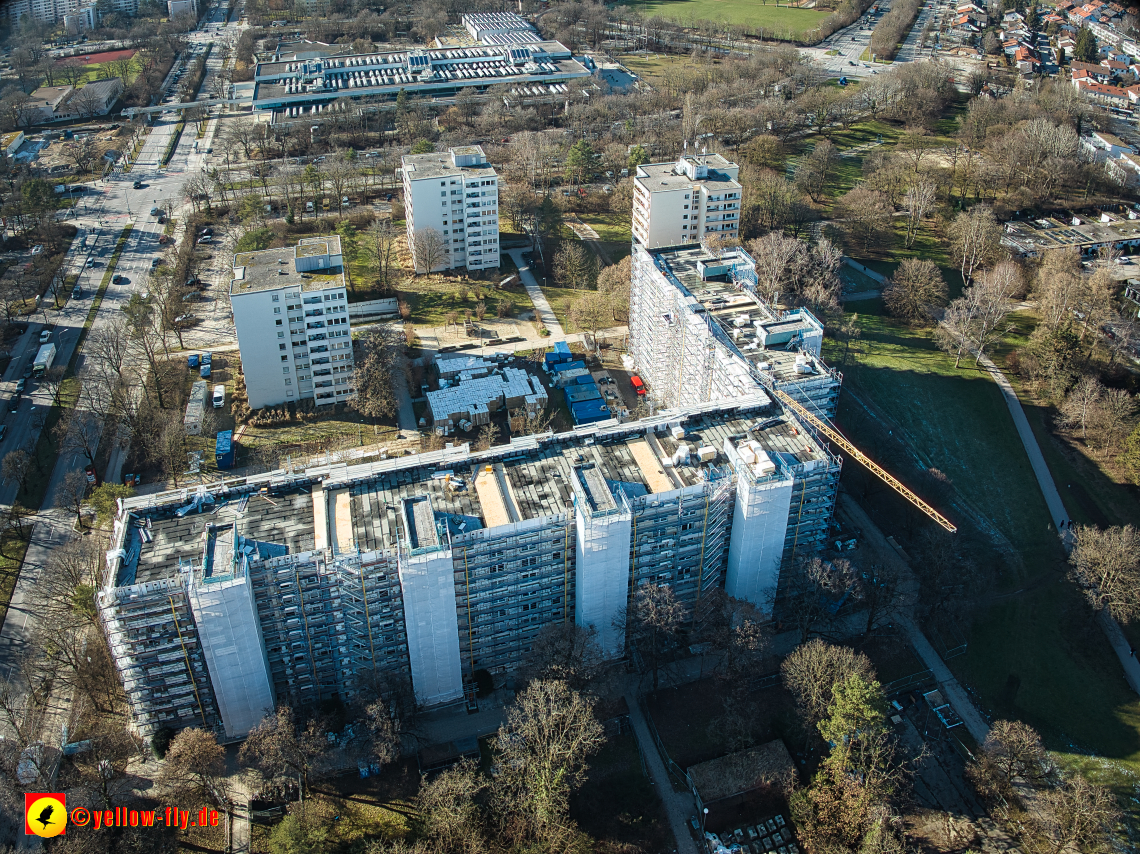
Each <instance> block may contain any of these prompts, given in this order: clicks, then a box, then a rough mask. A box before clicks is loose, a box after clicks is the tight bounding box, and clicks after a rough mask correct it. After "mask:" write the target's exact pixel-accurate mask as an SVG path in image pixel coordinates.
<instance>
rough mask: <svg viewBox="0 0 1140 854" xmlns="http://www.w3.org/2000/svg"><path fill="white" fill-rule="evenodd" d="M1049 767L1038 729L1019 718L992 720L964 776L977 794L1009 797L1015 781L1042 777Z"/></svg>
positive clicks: (1034, 779)
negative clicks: (984, 738)
mask: <svg viewBox="0 0 1140 854" xmlns="http://www.w3.org/2000/svg"><path fill="white" fill-rule="evenodd" d="M1050 770H1051V763H1050V762H1049V758H1048V754H1046V752H1045V745H1044V744H1042V743H1041V736H1040V735H1038V734H1037V730H1035V729H1033V727H1031V726H1029V725H1028V724H1024V723H1022V722H1021V721H1005V720H999V721H994V722H993V724H992V725H991V726H990V731H989V733H987V734H986V740H985V742H984V743H983V744H982V748H981V750H979V751H978V753H977V755H976V756H975V757H974V760H973V761H972V762H971V763H970V764H969V765H968V766H967V767H966V776H967V777H968V778H969V780H970V782H971V783H973V784H974V786H975V788H977V789H978V791H979V793H981V794H982V795H983V796H986V797H994V796H1000V797H1004V798H1005V799H1007V800H1010V799H1011V798H1012V796H1013V794H1014V788H1013V787H1014V780H1015V779H1017V778H1020V779H1022V780H1025V781H1027V782H1029V783H1035V782H1037V781H1039V780H1043V779H1045V777H1046V776H1047V775H1048V774H1049V772H1050Z"/></svg>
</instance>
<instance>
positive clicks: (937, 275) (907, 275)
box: [883, 258, 946, 321]
mask: <svg viewBox="0 0 1140 854" xmlns="http://www.w3.org/2000/svg"><path fill="white" fill-rule="evenodd" d="M883 303H884V304H885V305H886V307H887V310H888V311H889V312H890V313H891V314H893V315H894V316H895V317H901V318H903V319H905V320H910V321H921V320H925V319H927V318H928V317H929V316H930V312H931V310H932V309H934V308H935V307H937V306H941V305H944V304H945V303H946V282H945V281H944V280H943V278H942V272H941V271H940V270H939V269H938V265H937V264H935V263H934V262H933V261H927V260H920V259H918V258H904V259H903V261H902V263H901V264H899V267H898V269H897V270H895V273H894V275H893V276H891V278H890V280H889V281H888V283H887V286H886V287H885V288H884V289H883Z"/></svg>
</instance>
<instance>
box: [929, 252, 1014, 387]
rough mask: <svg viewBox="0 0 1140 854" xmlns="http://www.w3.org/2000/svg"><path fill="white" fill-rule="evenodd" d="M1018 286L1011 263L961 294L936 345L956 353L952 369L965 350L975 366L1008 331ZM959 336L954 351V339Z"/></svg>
mask: <svg viewBox="0 0 1140 854" xmlns="http://www.w3.org/2000/svg"><path fill="white" fill-rule="evenodd" d="M1019 287H1020V283H1019V281H1018V273H1017V267H1016V266H1015V265H1014V264H1013V263H1012V262H1010V261H1006V262H1004V263H1002V264H998V265H997V267H995V268H994V269H992V270H988V271H986V274H985V275H984V276H982V277H981V278H980V279H978V280H977V281H976V282H974V284H973V285H971V286H970V287H968V288H966V289H965V290H964V291H963V292H962V296H960V297H958V298H957V299H956V300H954V301H953V302H952V303H950V307H949V308H948V309H947V310H946V314H945V316H944V317H943V320H942V326H943V327H944V328H945V330H946V331H945V333H944V334H943V335H942V336H940V337H939V346H941V347H942V348H943V349H944V350H946V351H947V352H955V355H956V361H955V363H954V364H955V367H957V365H958V363H959V362H960V361H961V358H962V353H963V350H964V349H968V350H971V351H972V352H973V353H974V357H975V358H974V364H975V365H976V364H978V363H980V362H981V360H982V356H984V355H985V354H986V350H988V349H989V348H990V347H991V346H993V345H994V344H996V343H998V342H999V341H1000V340H1001V339H1002V337H1003V336H1004V335H1005V334H1006V333H1007V332H1008V331H1009V330H1010V325H1009V324H1008V323H1006V318H1007V317H1008V316H1009V314H1010V312H1012V311H1013V309H1014V304H1013V294H1014V293H1016V292H1017V289H1018V288H1019ZM955 337H960V340H959V341H958V344H957V350H956V351H954V347H955V344H954V338H955Z"/></svg>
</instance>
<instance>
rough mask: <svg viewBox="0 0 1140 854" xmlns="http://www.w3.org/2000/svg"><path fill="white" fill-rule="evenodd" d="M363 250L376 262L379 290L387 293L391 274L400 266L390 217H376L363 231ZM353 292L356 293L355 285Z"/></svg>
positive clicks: (390, 284)
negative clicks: (370, 225)
mask: <svg viewBox="0 0 1140 854" xmlns="http://www.w3.org/2000/svg"><path fill="white" fill-rule="evenodd" d="M364 251H365V253H366V254H367V255H368V257H369V258H371V259H372V261H374V262H375V264H376V281H377V283H378V284H379V285H380V290H381V292H383V293H388V292H389V291H390V290H391V288H392V277H393V274H394V273H395V271H396V270H398V269H399V266H400V262H399V259H398V258H397V257H396V233H395V231H394V230H393V229H392V221H391V220H390V219H378V220H376V222H374V223H372V227H371V228H369V229H368V231H367V232H365V240H364ZM353 293H356V287H355V286H353Z"/></svg>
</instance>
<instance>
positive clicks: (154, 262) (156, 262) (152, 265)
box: [150, 258, 162, 270]
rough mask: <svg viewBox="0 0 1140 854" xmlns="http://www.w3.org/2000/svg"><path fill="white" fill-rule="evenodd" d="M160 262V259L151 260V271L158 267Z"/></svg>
mask: <svg viewBox="0 0 1140 854" xmlns="http://www.w3.org/2000/svg"><path fill="white" fill-rule="evenodd" d="M161 261H162V259H161V258H151V259H150V268H151V269H152V270H153V269H154V268H155V267H157V266H158V265H159V263H161Z"/></svg>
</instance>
